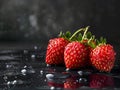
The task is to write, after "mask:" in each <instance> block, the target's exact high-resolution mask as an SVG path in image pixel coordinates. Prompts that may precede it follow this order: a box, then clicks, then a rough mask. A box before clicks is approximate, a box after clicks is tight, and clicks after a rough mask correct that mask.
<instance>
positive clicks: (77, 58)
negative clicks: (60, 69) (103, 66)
mask: <svg viewBox="0 0 120 90" xmlns="http://www.w3.org/2000/svg"><path fill="white" fill-rule="evenodd" d="M87 59H88V49H87V47H86V46H85V45H84V44H82V43H80V42H78V41H74V42H71V43H69V44H68V45H67V46H66V47H65V51H64V61H65V65H66V68H69V69H78V68H80V67H83V66H85V64H86V61H87Z"/></svg>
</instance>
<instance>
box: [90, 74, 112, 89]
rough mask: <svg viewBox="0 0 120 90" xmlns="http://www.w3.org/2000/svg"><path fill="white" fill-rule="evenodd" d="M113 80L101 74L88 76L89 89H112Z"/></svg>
mask: <svg viewBox="0 0 120 90" xmlns="http://www.w3.org/2000/svg"><path fill="white" fill-rule="evenodd" d="M113 86H114V80H113V78H112V77H110V76H107V75H102V74H92V75H90V87H91V88H104V87H113Z"/></svg>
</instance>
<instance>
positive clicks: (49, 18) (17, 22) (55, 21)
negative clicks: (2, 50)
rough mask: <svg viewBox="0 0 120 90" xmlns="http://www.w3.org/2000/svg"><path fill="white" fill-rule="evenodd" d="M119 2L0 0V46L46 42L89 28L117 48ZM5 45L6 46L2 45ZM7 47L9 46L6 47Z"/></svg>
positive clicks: (105, 0) (94, 0)
mask: <svg viewBox="0 0 120 90" xmlns="http://www.w3.org/2000/svg"><path fill="white" fill-rule="evenodd" d="M118 2H119V0H0V43H1V45H3V46H4V44H3V43H8V44H12V43H20V44H24V43H36V44H39V43H47V42H48V40H49V39H50V38H53V37H56V36H57V35H58V34H59V32H60V31H63V32H65V31H68V30H70V31H71V32H74V31H75V30H77V29H79V28H81V27H86V26H88V25H89V26H90V31H91V32H92V33H93V34H95V35H96V37H98V38H99V37H100V36H103V37H106V38H107V40H108V43H111V44H113V45H115V47H116V45H117V46H119V45H120V41H119V38H120V35H119V34H120V30H119V22H120V19H119V18H120V15H119V3H118ZM6 46H7V45H6ZM8 46H9V45H8Z"/></svg>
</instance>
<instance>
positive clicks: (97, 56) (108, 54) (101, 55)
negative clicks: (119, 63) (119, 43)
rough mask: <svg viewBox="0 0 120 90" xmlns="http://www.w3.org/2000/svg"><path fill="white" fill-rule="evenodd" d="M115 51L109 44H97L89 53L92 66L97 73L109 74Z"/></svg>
mask: <svg viewBox="0 0 120 90" xmlns="http://www.w3.org/2000/svg"><path fill="white" fill-rule="evenodd" d="M115 55H116V53H115V51H114V49H113V46H112V45H110V44H99V45H98V46H96V47H95V48H94V49H93V50H92V51H91V53H90V60H91V63H92V65H93V66H94V67H95V68H96V69H98V70H99V71H104V72H110V71H111V69H112V68H113V66H114V62H115Z"/></svg>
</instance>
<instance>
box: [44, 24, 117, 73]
mask: <svg viewBox="0 0 120 90" xmlns="http://www.w3.org/2000/svg"><path fill="white" fill-rule="evenodd" d="M88 29H89V26H87V27H85V28H80V29H79V30H77V31H76V32H75V33H74V34H73V35H71V33H70V32H69V31H67V32H66V33H62V32H60V34H59V37H56V38H53V39H50V40H49V43H48V46H47V52H46V58H45V59H46V60H45V62H46V64H49V65H60V64H65V67H66V68H67V69H79V68H81V67H87V66H93V67H95V68H96V69H97V70H99V71H103V72H110V71H111V69H112V68H113V66H114V62H115V55H116V52H115V50H114V48H113V46H112V45H110V44H107V43H106V39H105V38H103V37H101V38H100V39H99V40H98V39H96V38H95V35H92V33H91V32H90V31H88Z"/></svg>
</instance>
